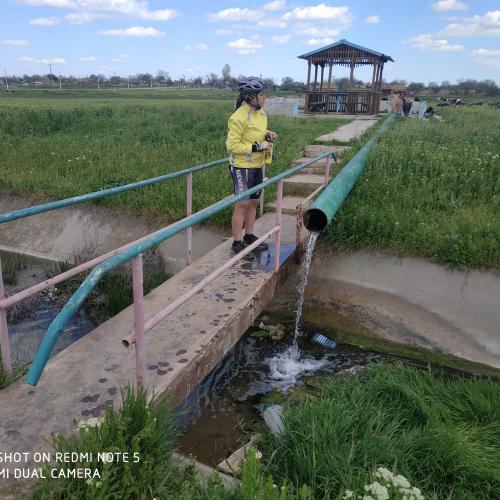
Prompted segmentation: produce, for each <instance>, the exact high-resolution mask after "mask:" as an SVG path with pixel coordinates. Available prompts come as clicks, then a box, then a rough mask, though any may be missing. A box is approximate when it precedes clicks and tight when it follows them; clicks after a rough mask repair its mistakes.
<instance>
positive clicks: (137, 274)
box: [132, 253, 144, 387]
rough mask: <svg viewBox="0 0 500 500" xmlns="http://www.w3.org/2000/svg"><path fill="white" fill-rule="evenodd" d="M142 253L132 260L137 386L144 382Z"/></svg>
mask: <svg viewBox="0 0 500 500" xmlns="http://www.w3.org/2000/svg"><path fill="white" fill-rule="evenodd" d="M143 282H144V278H143V269H142V253H140V254H139V255H137V256H136V257H134V258H133V260H132V285H133V292H134V330H135V378H136V381H137V387H142V386H143V383H144V288H143Z"/></svg>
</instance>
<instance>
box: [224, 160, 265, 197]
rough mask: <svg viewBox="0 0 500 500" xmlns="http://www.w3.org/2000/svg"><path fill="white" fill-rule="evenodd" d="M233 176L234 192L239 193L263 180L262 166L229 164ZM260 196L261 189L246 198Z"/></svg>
mask: <svg viewBox="0 0 500 500" xmlns="http://www.w3.org/2000/svg"><path fill="white" fill-rule="evenodd" d="M229 170H230V171H231V177H232V178H233V186H234V194H235V195H239V194H241V193H243V192H244V191H246V190H247V189H251V188H253V187H255V186H257V185H258V184H260V183H261V182H262V179H263V175H262V168H237V167H232V166H229ZM259 198H260V190H259V191H257V192H256V193H253V194H251V195H250V196H246V197H245V198H243V199H242V200H241V201H244V200H258V199H259Z"/></svg>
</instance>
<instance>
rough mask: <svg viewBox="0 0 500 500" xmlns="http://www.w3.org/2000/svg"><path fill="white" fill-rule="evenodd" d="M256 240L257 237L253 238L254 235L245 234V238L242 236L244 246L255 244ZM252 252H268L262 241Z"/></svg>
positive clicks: (267, 246)
mask: <svg viewBox="0 0 500 500" xmlns="http://www.w3.org/2000/svg"><path fill="white" fill-rule="evenodd" d="M257 240H258V238H257V236H255V234H245V236H243V243H245V245H251V244H252V243H255V242H256V241H257ZM254 250H256V251H257V252H264V251H266V250H269V245H268V244H267V243H266V242H265V241H263V242H262V243H259V244H258V245H257V246H256V247H255V248H254Z"/></svg>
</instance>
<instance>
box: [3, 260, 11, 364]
mask: <svg viewBox="0 0 500 500" xmlns="http://www.w3.org/2000/svg"><path fill="white" fill-rule="evenodd" d="M4 298H5V295H4V288H3V274H2V259H1V257H0V300H2V299H4ZM0 348H1V351H0V352H1V353H2V366H3V370H4V372H5V373H11V372H12V365H11V360H10V340H9V328H8V326H7V311H6V310H5V309H0Z"/></svg>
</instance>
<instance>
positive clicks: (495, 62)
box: [475, 57, 500, 68]
mask: <svg viewBox="0 0 500 500" xmlns="http://www.w3.org/2000/svg"><path fill="white" fill-rule="evenodd" d="M475 61H476V63H477V64H479V65H481V66H487V67H489V68H500V59H491V58H486V57H479V58H478V59H476V60H475Z"/></svg>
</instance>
